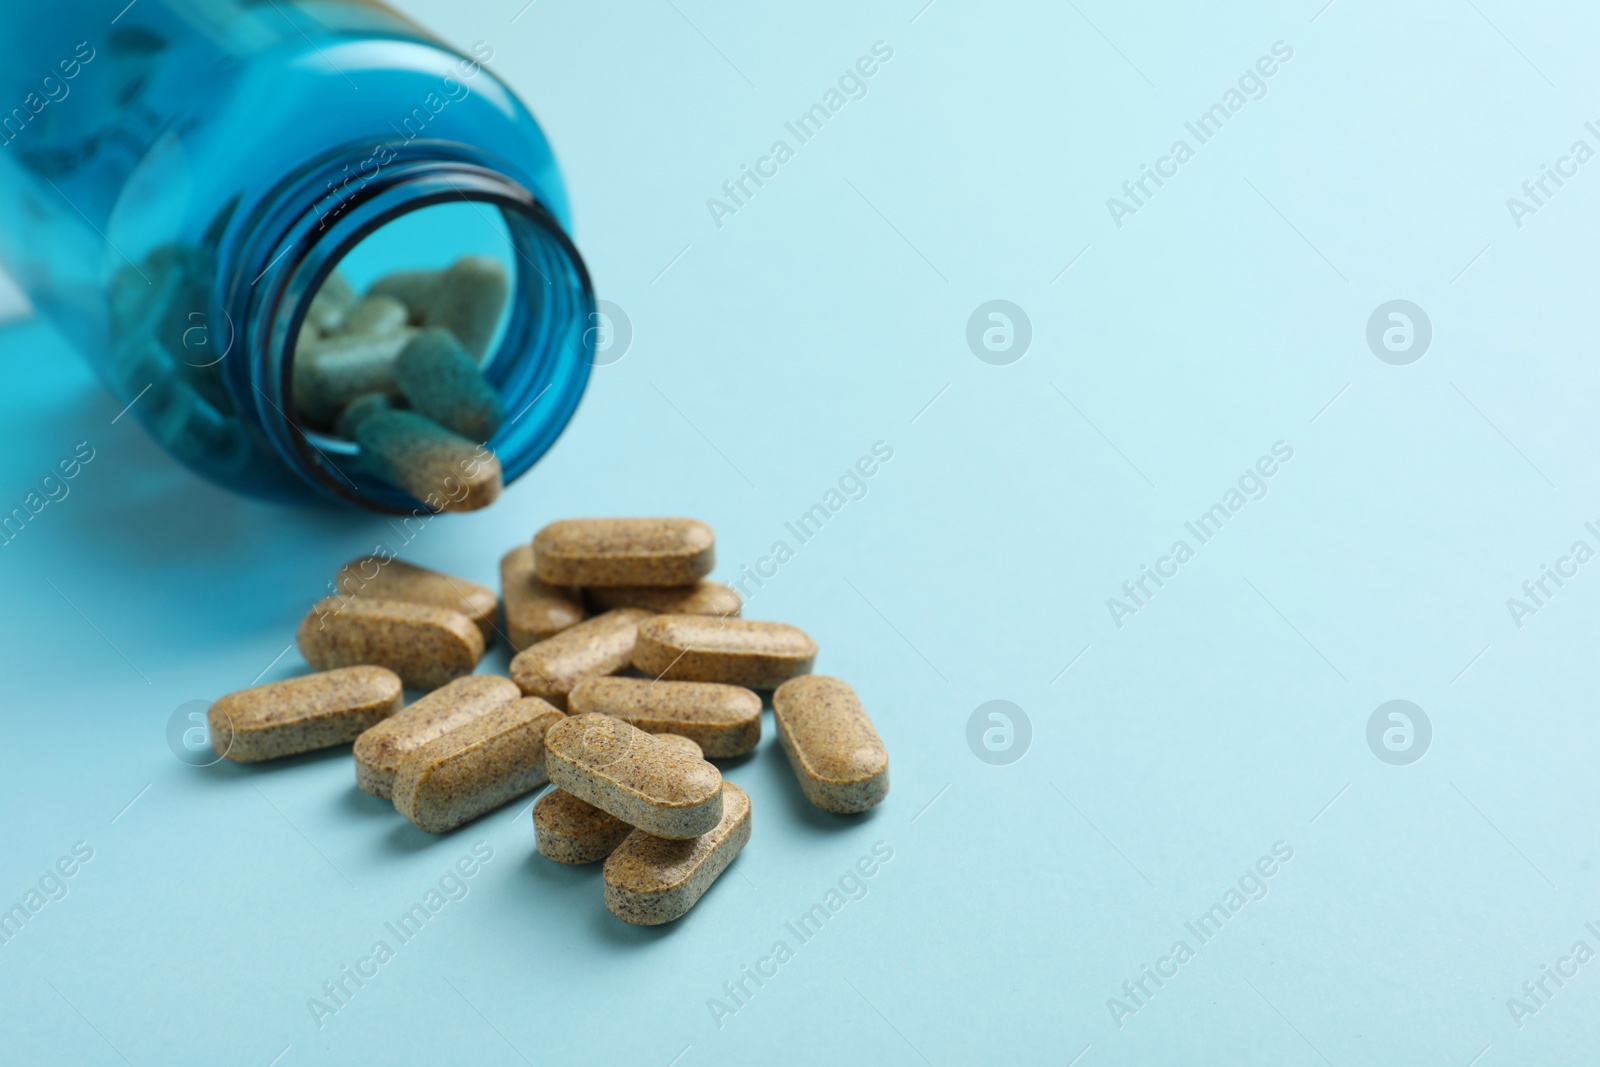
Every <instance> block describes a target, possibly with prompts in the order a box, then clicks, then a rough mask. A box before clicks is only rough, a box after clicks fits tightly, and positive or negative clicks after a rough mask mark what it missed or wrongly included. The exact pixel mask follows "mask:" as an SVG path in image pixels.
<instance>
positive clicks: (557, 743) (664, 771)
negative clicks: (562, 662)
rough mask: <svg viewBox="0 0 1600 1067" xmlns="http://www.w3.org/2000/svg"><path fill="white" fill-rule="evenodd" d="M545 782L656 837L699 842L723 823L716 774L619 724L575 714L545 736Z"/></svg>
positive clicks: (673, 748) (719, 780)
mask: <svg viewBox="0 0 1600 1067" xmlns="http://www.w3.org/2000/svg"><path fill="white" fill-rule="evenodd" d="M544 743H545V765H546V767H547V769H548V771H549V773H550V781H551V782H552V783H553V784H554V785H555V787H556V788H557V789H564V790H566V791H567V792H568V793H571V794H572V795H573V796H575V797H577V798H578V799H579V800H586V801H588V802H589V803H590V804H593V805H594V806H595V807H597V808H600V809H601V810H603V811H607V812H610V813H611V814H612V815H615V816H616V817H617V818H619V819H621V820H622V821H623V822H625V823H627V824H628V825H630V826H635V827H638V828H639V829H641V830H645V831H646V832H648V833H652V834H655V835H656V836H657V837H670V838H674V839H679V838H691V837H699V836H700V835H701V834H703V833H705V832H706V831H708V830H710V829H711V828H712V827H714V826H716V825H717V821H718V820H719V819H721V818H722V774H721V772H719V771H718V770H717V769H716V768H715V767H713V766H712V765H711V764H709V763H707V762H706V761H705V760H703V759H696V758H695V757H694V756H691V755H688V754H687V753H685V752H684V751H683V750H682V749H680V748H678V747H676V746H675V745H670V744H666V743H664V742H661V741H658V740H656V739H655V738H654V737H651V736H650V735H649V734H647V733H645V732H644V731H643V730H636V729H634V728H633V727H632V726H629V725H628V724H627V723H625V722H623V721H621V720H620V719H613V718H610V717H609V716H606V715H579V716H576V717H573V718H568V719H564V720H563V721H561V722H558V723H556V724H555V725H554V726H552V727H550V731H549V733H547V734H545V739H544Z"/></svg>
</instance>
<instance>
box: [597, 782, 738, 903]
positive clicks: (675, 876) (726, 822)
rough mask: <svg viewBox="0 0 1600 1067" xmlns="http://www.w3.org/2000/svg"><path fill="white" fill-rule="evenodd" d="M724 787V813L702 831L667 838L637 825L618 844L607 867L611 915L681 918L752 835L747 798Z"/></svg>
mask: <svg viewBox="0 0 1600 1067" xmlns="http://www.w3.org/2000/svg"><path fill="white" fill-rule="evenodd" d="M722 790H723V803H722V818H721V819H720V820H719V821H718V822H717V825H716V826H714V827H712V828H711V829H710V830H709V831H707V832H706V833H705V834H704V835H702V836H700V837H698V838H695V839H694V840H692V841H668V840H665V839H663V838H660V837H653V836H651V835H650V834H648V833H646V832H645V831H643V830H635V831H634V832H633V833H631V834H629V835H628V836H627V838H626V839H625V840H624V841H623V842H622V844H620V845H618V846H617V849H616V851H615V852H613V853H611V856H610V857H609V858H608V859H607V860H606V866H605V883H606V889H605V899H606V907H607V908H608V909H609V910H610V912H611V914H613V915H615V916H616V917H617V918H619V919H621V920H622V921H623V922H629V923H634V924H636V925H639V926H659V925H660V924H662V923H669V922H671V921H672V920H674V919H677V918H680V917H682V916H683V915H684V914H686V913H687V912H688V910H689V909H690V908H692V907H694V905H695V903H696V902H697V901H698V900H699V899H700V898H701V897H702V896H704V895H705V892H706V890H707V889H710V888H711V883H712V882H715V881H716V880H717V876H718V875H720V874H721V873H722V872H723V871H725V870H727V869H728V865H729V864H731V863H732V862H733V861H734V860H735V859H737V858H738V856H739V853H740V851H741V850H742V849H743V848H744V846H745V845H746V844H747V843H748V842H749V840H750V798H749V797H748V796H747V795H745V791H744V790H743V789H740V788H739V787H738V786H736V785H734V784H733V783H732V782H729V783H727V784H725V785H724V786H723V787H722Z"/></svg>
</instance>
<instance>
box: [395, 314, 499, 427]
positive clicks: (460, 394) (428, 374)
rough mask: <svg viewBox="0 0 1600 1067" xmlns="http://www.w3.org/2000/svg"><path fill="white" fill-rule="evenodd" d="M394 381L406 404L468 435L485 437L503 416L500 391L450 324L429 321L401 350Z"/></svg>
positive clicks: (441, 423) (445, 425) (443, 424)
mask: <svg viewBox="0 0 1600 1067" xmlns="http://www.w3.org/2000/svg"><path fill="white" fill-rule="evenodd" d="M394 381H395V385H397V386H398V387H399V389H400V392H401V393H402V394H404V395H405V398H406V399H407V400H408V401H410V403H411V407H412V408H413V409H415V410H416V411H417V412H418V413H420V414H423V415H426V416H427V417H428V418H430V419H432V420H433V421H434V422H437V423H438V424H439V425H441V426H444V427H445V428H447V429H451V430H454V431H455V432H456V433H458V434H460V435H461V436H463V437H465V438H468V439H469V440H472V441H487V440H488V439H489V438H490V437H492V436H494V432H495V431H496V430H498V429H499V428H500V420H501V419H502V418H503V417H504V416H505V412H504V410H503V409H502V408H501V406H500V394H499V393H496V392H495V391H494V386H492V385H490V384H489V379H487V378H485V377H484V376H483V372H482V371H481V370H479V369H478V361H477V360H475V359H473V358H472V357H471V356H469V355H467V353H466V350H465V349H463V348H462V347H461V345H460V344H459V343H458V342H457V341H456V338H455V335H454V334H452V333H451V332H450V331H449V330H442V329H439V328H438V327H436V326H434V327H429V328H428V329H426V330H423V331H422V332H421V333H419V334H417V335H416V336H415V337H413V338H412V339H411V341H410V342H409V343H408V344H407V345H406V346H405V347H404V348H402V349H401V350H400V354H399V356H397V357H396V358H395V361H394Z"/></svg>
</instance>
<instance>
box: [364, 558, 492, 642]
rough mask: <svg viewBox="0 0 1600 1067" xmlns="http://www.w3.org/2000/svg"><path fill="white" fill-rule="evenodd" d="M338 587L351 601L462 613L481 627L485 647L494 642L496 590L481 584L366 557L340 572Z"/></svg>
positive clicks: (410, 565) (392, 559)
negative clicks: (427, 606) (398, 602)
mask: <svg viewBox="0 0 1600 1067" xmlns="http://www.w3.org/2000/svg"><path fill="white" fill-rule="evenodd" d="M334 587H335V588H336V589H338V591H339V592H340V593H341V594H343V595H344V596H348V597H366V598H368V599H372V600H403V601H405V602H406V603H408V604H430V605H432V606H433V607H436V608H449V609H450V610H451V611H459V612H461V614H463V615H465V616H466V617H467V618H469V619H471V620H472V622H473V624H474V625H475V626H477V628H478V632H479V633H481V634H483V643H484V644H485V645H489V644H491V643H493V641H494V633H495V631H494V612H495V608H496V607H497V606H498V604H497V602H496V600H495V595H494V590H493V589H490V588H489V587H488V586H484V585H479V584H478V583H477V582H469V581H467V580H466V579H465V578H457V577H455V576H454V575H450V574H445V573H443V572H442V571H435V570H429V569H428V568H427V567H418V566H417V565H416V564H414V563H406V562H405V561H403V560H398V559H394V558H393V557H385V556H363V557H362V558H361V559H353V560H351V561H350V562H349V563H346V564H345V565H344V566H343V567H340V568H339V573H338V575H337V576H336V577H335V578H334Z"/></svg>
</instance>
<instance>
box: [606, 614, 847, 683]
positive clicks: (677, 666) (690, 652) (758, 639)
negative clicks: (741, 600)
mask: <svg viewBox="0 0 1600 1067" xmlns="http://www.w3.org/2000/svg"><path fill="white" fill-rule="evenodd" d="M816 658H817V643H816V642H815V641H813V640H811V638H810V637H809V636H808V635H807V634H806V632H805V631H804V630H802V629H800V628H799V627H796V626H790V625H788V624H787V623H781V622H756V621H754V620H751V619H718V618H712V617H709V616H706V615H657V616H655V617H654V618H651V619H647V620H645V621H644V622H642V623H640V624H639V634H638V640H637V642H636V644H635V645H634V649H633V665H634V666H635V667H637V668H639V669H640V670H641V671H643V672H644V673H645V674H648V675H650V676H651V677H652V678H662V679H667V680H669V681H685V682H725V683H728V684H730V685H747V686H751V687H752V688H755V689H770V688H771V687H773V686H776V685H781V684H782V683H784V682H786V681H788V680H789V679H790V678H793V677H795V676H796V675H800V674H805V673H807V672H808V671H810V670H811V664H812V663H813V662H814V661H815V660H816Z"/></svg>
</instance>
